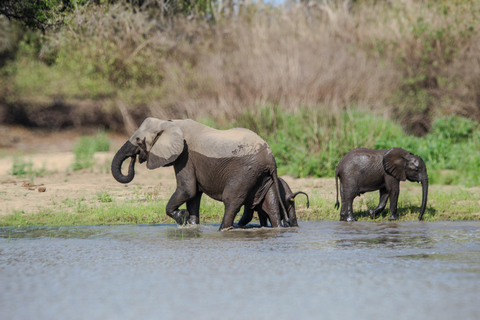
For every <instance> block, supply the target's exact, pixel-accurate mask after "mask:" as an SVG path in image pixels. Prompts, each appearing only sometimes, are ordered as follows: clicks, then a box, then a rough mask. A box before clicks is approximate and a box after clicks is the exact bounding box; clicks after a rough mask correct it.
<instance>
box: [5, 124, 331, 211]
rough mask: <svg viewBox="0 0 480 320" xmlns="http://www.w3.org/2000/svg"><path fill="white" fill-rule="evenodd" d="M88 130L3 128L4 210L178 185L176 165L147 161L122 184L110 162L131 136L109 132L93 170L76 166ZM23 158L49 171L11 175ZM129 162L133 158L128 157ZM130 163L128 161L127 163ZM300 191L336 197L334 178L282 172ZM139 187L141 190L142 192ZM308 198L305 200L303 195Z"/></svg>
mask: <svg viewBox="0 0 480 320" xmlns="http://www.w3.org/2000/svg"><path fill="white" fill-rule="evenodd" d="M83 134H85V133H84V132H77V131H61V132H43V131H29V130H25V129H23V128H20V127H0V136H2V139H3V140H2V141H1V144H0V199H1V203H2V205H1V206H0V215H8V214H12V213H13V212H14V211H23V212H24V213H26V214H35V213H38V212H40V211H41V210H43V209H58V207H59V206H60V207H62V208H65V210H66V211H68V210H69V209H68V207H69V204H70V207H71V204H72V203H78V202H79V201H80V200H84V201H85V202H87V203H94V202H99V200H98V195H99V194H102V193H105V192H106V193H108V195H109V196H111V197H112V199H114V201H117V202H121V201H124V200H129V199H132V198H133V199H139V201H141V197H142V196H141V195H136V193H141V194H148V193H151V194H155V198H156V199H165V200H168V199H169V198H170V196H171V195H172V193H173V192H174V190H175V186H176V181H175V175H174V171H173V168H171V167H169V168H160V169H156V170H153V171H152V170H148V169H147V168H146V167H145V165H144V164H138V163H137V165H136V167H135V171H136V175H135V179H134V180H133V181H132V182H131V183H129V184H127V185H123V184H120V183H118V182H117V181H116V180H115V179H114V178H113V177H112V175H111V174H110V163H111V160H112V158H113V155H114V153H115V152H116V150H118V149H119V148H120V146H121V145H122V144H123V143H124V141H126V139H128V137H126V136H122V135H112V136H109V138H110V139H111V150H112V151H111V152H99V153H96V154H95V160H96V165H95V167H94V168H93V169H84V170H80V171H72V170H71V165H72V163H73V161H74V158H75V157H74V154H73V152H72V151H71V150H72V148H73V145H74V143H75V142H76V141H77V139H78V138H80V137H81V136H82V135H83ZM18 159H22V160H24V161H26V162H31V163H32V164H33V170H34V171H39V170H44V171H45V173H43V174H42V175H40V176H36V177H34V178H33V179H32V178H19V177H17V176H15V175H12V174H11V173H12V167H13V163H14V162H15V161H18ZM127 162H128V161H127ZM127 165H128V163H126V164H125V166H127ZM283 178H284V179H285V181H286V182H287V183H288V184H289V185H290V187H291V189H292V190H293V191H294V192H296V191H299V190H302V191H304V192H307V193H308V194H309V195H310V197H312V196H318V195H320V196H322V197H326V198H328V199H331V202H332V207H333V205H334V202H335V180H334V179H317V178H302V179H294V178H292V177H290V176H284V177H283ZM137 191H138V192H137ZM299 201H301V202H302V203H304V200H299Z"/></svg>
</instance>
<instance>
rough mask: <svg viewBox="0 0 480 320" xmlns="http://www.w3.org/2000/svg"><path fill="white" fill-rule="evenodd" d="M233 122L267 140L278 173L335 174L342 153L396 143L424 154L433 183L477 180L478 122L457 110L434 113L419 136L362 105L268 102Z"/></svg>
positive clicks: (479, 168) (479, 164) (479, 166)
mask: <svg viewBox="0 0 480 320" xmlns="http://www.w3.org/2000/svg"><path fill="white" fill-rule="evenodd" d="M233 126H241V127H246V128H249V129H251V130H253V131H255V132H257V133H258V134H259V135H260V136H261V137H263V138H265V139H266V140H267V142H268V143H269V145H270V146H271V148H272V151H273V153H274V155H275V158H276V160H277V165H278V167H279V172H280V174H290V175H293V176H296V177H304V176H316V177H333V176H334V173H335V169H336V166H337V164H338V162H339V161H340V159H341V158H342V157H343V156H344V155H345V154H346V153H347V152H348V151H350V150H352V149H354V148H359V147H362V148H374V149H389V148H391V147H400V148H404V149H406V150H408V151H410V152H412V153H414V154H417V155H419V156H421V157H422V158H423V160H424V161H425V163H426V164H427V169H428V172H429V177H430V182H431V183H442V184H464V185H468V186H471V185H480V127H479V125H478V123H476V122H474V121H472V120H468V119H465V118H462V117H458V116H449V117H442V118H438V119H437V120H436V121H435V122H434V123H433V126H432V131H431V133H429V134H427V135H426V136H425V137H423V138H419V137H415V136H413V135H408V134H406V133H405V131H404V130H403V129H402V127H401V126H400V125H399V124H398V123H395V122H393V121H392V120H390V119H388V118H386V117H380V116H375V115H372V114H371V113H366V112H364V111H349V112H343V113H339V114H334V113H328V114H325V113H322V112H319V111H318V110H315V109H313V110H312V109H306V108H302V109H300V110H299V111H298V112H295V113H285V112H283V111H281V109H280V108H278V107H271V106H270V107H263V108H259V111H258V112H255V113H252V112H248V113H246V114H243V115H242V116H241V117H239V118H238V119H237V120H236V121H235V123H234V124H233Z"/></svg>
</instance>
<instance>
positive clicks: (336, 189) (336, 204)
mask: <svg viewBox="0 0 480 320" xmlns="http://www.w3.org/2000/svg"><path fill="white" fill-rule="evenodd" d="M339 178H340V174H339V172H338V171H335V191H336V192H337V202H335V209H338V208H339V207H340V202H338V179H339Z"/></svg>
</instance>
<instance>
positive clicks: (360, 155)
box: [335, 148, 428, 221]
mask: <svg viewBox="0 0 480 320" xmlns="http://www.w3.org/2000/svg"><path fill="white" fill-rule="evenodd" d="M338 179H340V196H341V198H342V207H341V209H340V221H355V218H354V217H353V207H352V205H353V199H354V198H355V197H357V196H359V195H361V194H363V193H365V192H370V191H374V190H380V202H379V204H378V206H377V207H376V208H375V209H370V210H369V213H370V217H371V218H375V215H376V214H378V213H380V212H382V211H383V209H385V206H386V204H387V200H388V198H390V220H397V219H398V216H397V202H398V195H399V193H400V181H405V180H409V181H413V182H420V183H421V184H422V205H421V207H420V214H419V216H418V219H419V220H422V217H423V214H424V212H425V208H426V206H427V195H428V175H427V167H426V165H425V162H424V161H423V160H422V158H420V157H419V156H416V155H414V154H412V153H410V152H408V151H406V150H404V149H401V148H390V149H389V150H372V149H364V148H357V149H354V150H352V151H350V152H349V153H347V154H346V155H345V156H344V157H343V158H342V160H340V162H339V163H338V165H337V170H336V171H335V187H336V191H337V202H336V203H335V208H337V209H338V207H339V203H338Z"/></svg>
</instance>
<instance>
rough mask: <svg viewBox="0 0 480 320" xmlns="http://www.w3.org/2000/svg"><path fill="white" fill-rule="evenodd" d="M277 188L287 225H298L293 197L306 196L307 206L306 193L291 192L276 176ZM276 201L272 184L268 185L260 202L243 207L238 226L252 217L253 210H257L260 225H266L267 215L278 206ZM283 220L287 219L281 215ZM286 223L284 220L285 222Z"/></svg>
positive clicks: (244, 224)
mask: <svg viewBox="0 0 480 320" xmlns="http://www.w3.org/2000/svg"><path fill="white" fill-rule="evenodd" d="M278 182H279V183H278V189H279V191H280V198H281V199H282V201H283V205H284V207H285V209H286V210H287V214H288V225H289V226H290V227H298V222H297V213H296V211H295V197H296V196H297V195H299V194H304V195H305V196H306V197H307V208H308V207H309V203H310V201H309V199H308V194H306V193H305V192H303V191H298V192H295V193H293V192H292V190H291V189H290V187H289V185H288V184H287V183H286V182H285V180H283V179H282V178H280V177H278ZM276 201H277V197H276V193H275V190H274V187H273V184H272V185H271V186H270V187H269V189H268V192H267V194H266V195H265V199H264V200H263V201H262V202H260V203H259V204H258V205H257V206H255V207H254V208H248V207H247V206H245V207H244V211H243V215H242V218H241V219H240V221H239V222H238V226H239V227H244V226H246V225H247V224H248V223H249V222H250V221H252V218H253V212H254V211H257V212H258V218H259V220H260V225H261V226H262V227H267V226H268V221H269V220H270V218H269V216H270V214H271V212H274V211H275V208H276V207H277V206H278V205H276V204H275V202H276ZM281 218H282V220H283V221H287V220H286V219H284V217H283V216H282V217H281ZM285 223H286V222H285Z"/></svg>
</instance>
